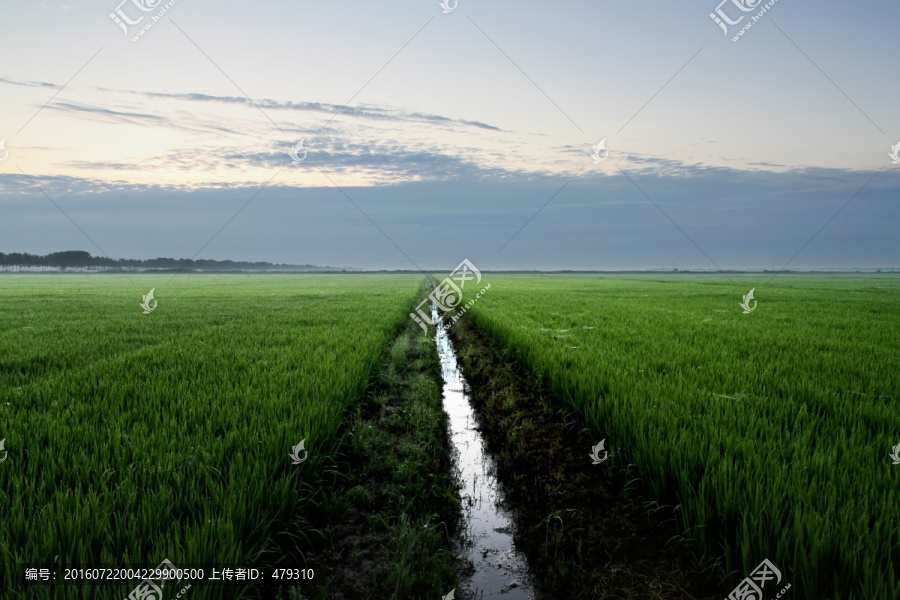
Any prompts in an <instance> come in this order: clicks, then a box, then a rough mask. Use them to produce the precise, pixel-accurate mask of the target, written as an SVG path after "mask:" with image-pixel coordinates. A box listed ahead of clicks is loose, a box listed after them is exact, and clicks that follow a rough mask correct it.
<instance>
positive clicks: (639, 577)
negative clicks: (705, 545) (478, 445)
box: [449, 317, 730, 600]
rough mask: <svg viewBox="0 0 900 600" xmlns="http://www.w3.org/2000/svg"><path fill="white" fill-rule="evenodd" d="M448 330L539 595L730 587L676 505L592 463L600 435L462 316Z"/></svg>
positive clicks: (649, 594) (701, 597)
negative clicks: (682, 522) (686, 529)
mask: <svg viewBox="0 0 900 600" xmlns="http://www.w3.org/2000/svg"><path fill="white" fill-rule="evenodd" d="M449 333H450V338H451V339H452V341H453V343H454V345H455V347H456V350H457V353H458V357H459V360H460V363H461V365H462V369H463V372H464V373H465V376H466V379H467V380H468V382H469V384H470V388H469V390H468V391H469V394H470V397H471V402H472V404H473V405H474V407H475V408H476V411H477V415H478V422H479V425H480V426H481V428H482V432H483V434H484V437H485V440H486V443H487V450H488V451H489V452H490V453H491V454H493V456H494V457H495V458H496V461H497V465H498V467H497V475H498V478H499V480H500V482H501V484H502V485H503V488H504V490H505V492H506V500H507V502H508V504H509V506H510V507H511V508H512V513H513V514H514V515H515V524H516V527H515V531H516V533H515V541H516V545H517V547H518V548H520V549H521V550H522V551H523V552H524V554H525V555H526V557H527V559H528V566H529V568H530V569H531V572H532V574H533V576H534V579H535V582H536V586H537V592H538V593H537V598H538V599H544V598H567V599H573V600H574V599H578V600H581V599H585V600H586V599H596V598H607V599H610V598H617V599H629V600H630V599H638V598H640V599H642V600H647V599H666V600H675V599H683V600H689V599H694V600H721V599H722V598H724V597H726V596H727V595H728V593H729V591H730V588H728V589H725V588H724V587H723V586H722V585H721V584H720V583H719V581H718V578H717V576H716V574H715V570H714V568H713V567H714V566H713V565H712V564H711V563H710V561H704V559H703V558H702V557H701V555H700V550H699V546H698V545H696V544H695V543H694V542H693V540H691V539H689V538H686V537H684V536H683V531H682V530H681V529H680V527H679V526H678V523H677V522H676V519H675V509H674V507H661V506H658V505H657V504H656V503H655V502H653V501H652V498H649V497H647V496H645V495H643V494H646V493H647V491H646V490H645V489H644V488H643V487H642V485H641V483H640V481H637V480H635V479H634V476H633V475H629V473H628V472H627V470H626V469H625V468H613V467H612V466H611V463H609V462H603V463H601V464H593V461H592V460H591V458H590V457H589V454H590V452H591V449H592V447H593V446H594V445H595V444H597V443H598V442H599V441H600V440H599V439H594V438H595V437H599V436H596V435H593V434H591V433H590V432H588V431H586V430H585V429H584V428H582V427H580V425H579V421H578V420H577V418H576V417H575V416H573V415H572V414H570V413H568V411H566V410H564V408H563V407H562V404H561V402H559V401H558V400H556V399H554V398H552V397H551V396H550V395H549V394H547V393H546V392H544V391H543V390H541V389H540V388H539V386H538V384H537V382H536V381H535V380H534V379H533V378H532V377H531V376H530V375H529V374H527V373H526V372H525V371H524V370H522V369H521V368H519V367H518V366H517V365H515V364H514V363H513V362H512V361H511V360H510V359H509V358H508V357H506V356H505V355H504V353H503V352H502V350H501V349H499V348H497V347H495V346H493V344H492V343H491V342H490V340H488V339H487V338H486V337H485V336H483V335H482V334H481V332H479V331H478V330H477V329H475V328H473V327H472V324H471V321H470V319H468V318H467V317H464V318H463V319H461V320H460V321H458V322H456V323H455V324H454V325H453V327H452V328H451V329H450V332H449ZM602 454H603V453H602V452H601V453H600V455H601V456H602Z"/></svg>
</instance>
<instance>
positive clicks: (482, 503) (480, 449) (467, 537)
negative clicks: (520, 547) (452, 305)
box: [432, 309, 535, 600]
mask: <svg viewBox="0 0 900 600" xmlns="http://www.w3.org/2000/svg"><path fill="white" fill-rule="evenodd" d="M437 319H438V313H437V310H435V309H432V320H433V321H437ZM435 342H436V343H437V350H438V355H439V356H440V359H441V371H442V373H443V377H444V410H445V411H446V413H447V414H448V415H449V416H450V436H451V441H452V443H453V459H454V463H455V464H456V467H457V469H458V471H459V477H460V481H461V482H462V485H463V487H462V491H461V496H462V508H463V518H464V531H465V534H464V536H463V539H462V540H460V543H459V549H458V552H459V553H460V554H461V555H462V557H463V558H468V559H469V561H471V563H472V564H473V565H474V567H475V571H474V573H473V574H472V575H467V576H466V577H465V578H463V580H462V581H461V582H460V584H459V587H458V588H457V590H456V598H457V599H460V600H469V599H477V600H481V599H482V598H495V597H496V598H504V599H506V600H534V598H535V595H534V591H533V585H532V582H531V579H530V577H529V575H528V568H527V564H526V562H525V557H524V556H522V555H521V554H520V553H519V552H517V551H516V549H515V547H514V545H513V522H512V518H511V516H510V514H509V513H508V512H507V511H506V510H505V509H504V507H503V493H502V490H501V489H500V484H499V482H498V481H497V476H496V464H495V462H494V459H493V457H492V456H491V455H490V454H489V453H488V452H487V451H486V450H485V447H484V440H483V439H482V437H481V432H480V431H479V430H478V428H477V422H476V419H475V412H474V410H473V409H472V405H471V404H470V402H469V395H468V391H467V384H466V380H465V379H464V378H463V376H462V372H461V371H460V368H459V366H458V364H457V361H456V352H455V350H454V349H453V344H452V343H451V342H450V338H449V337H448V336H447V332H446V331H444V329H443V327H441V323H438V326H437V333H436V334H435Z"/></svg>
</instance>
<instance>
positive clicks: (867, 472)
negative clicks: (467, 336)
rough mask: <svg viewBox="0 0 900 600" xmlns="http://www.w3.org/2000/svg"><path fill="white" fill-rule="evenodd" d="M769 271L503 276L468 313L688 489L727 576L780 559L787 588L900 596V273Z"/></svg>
mask: <svg viewBox="0 0 900 600" xmlns="http://www.w3.org/2000/svg"><path fill="white" fill-rule="evenodd" d="M768 277H769V276H752V277H751V276H731V279H732V281H729V280H728V279H726V278H725V277H723V276H721V275H718V276H658V277H650V276H643V277H638V276H633V277H626V276H617V277H605V278H604V277H588V276H533V277H525V276H500V275H492V276H491V283H492V288H491V290H490V291H489V292H488V293H487V294H486V295H485V296H483V297H482V298H481V299H480V300H479V301H478V302H477V304H476V305H475V306H474V308H472V309H470V310H469V312H468V313H467V315H468V316H470V317H472V318H473V320H474V322H475V323H476V324H477V326H478V327H479V328H481V329H482V330H483V331H484V332H486V333H487V334H488V335H489V336H490V337H492V338H493V339H495V340H496V341H498V342H499V343H500V344H501V345H502V346H504V347H506V348H508V349H509V351H510V352H511V354H512V355H513V356H515V357H516V359H517V360H518V361H520V362H521V363H522V364H523V365H524V366H525V367H526V368H527V369H529V370H530V371H532V372H533V373H534V374H536V375H537V376H538V377H539V378H540V380H541V381H542V383H543V384H544V385H546V386H547V387H548V388H549V389H550V390H551V391H552V392H554V393H555V395H556V396H557V397H559V398H561V399H563V400H564V401H565V402H567V403H569V404H570V405H571V406H572V407H573V408H574V409H575V410H576V412H577V413H578V414H580V415H582V417H583V419H584V420H585V422H586V424H587V426H588V427H589V428H590V429H591V430H593V431H594V432H595V434H596V436H597V440H598V441H599V440H600V439H601V438H607V448H609V449H611V451H612V459H611V460H613V461H614V462H617V463H619V464H621V465H624V464H632V465H633V468H634V470H635V472H636V474H637V475H639V476H640V477H641V478H642V479H643V480H644V481H645V482H647V484H649V485H650V486H651V489H652V490H653V491H654V492H655V495H656V496H657V497H658V498H659V499H660V500H669V501H676V502H678V503H680V505H681V508H680V511H681V515H682V517H683V520H684V524H685V525H686V527H688V528H689V529H690V531H691V533H692V534H693V535H695V536H697V537H698V538H699V539H701V540H702V542H703V543H704V544H705V546H706V548H707V549H708V550H709V552H710V554H711V555H712V556H724V562H723V566H724V567H725V569H726V571H727V572H732V576H731V577H730V578H729V579H728V581H729V582H733V583H734V584H737V583H738V581H739V580H740V579H742V578H743V577H744V576H746V575H749V574H750V572H751V570H752V569H753V568H754V567H756V566H757V565H758V564H759V563H760V562H762V560H763V559H765V558H768V559H769V560H770V561H772V562H773V563H774V564H775V565H776V567H778V568H779V569H780V570H781V572H782V574H783V575H784V581H785V582H788V583H791V584H792V589H791V590H790V591H789V592H788V597H790V598H835V599H842V600H846V599H849V598H856V599H865V600H889V599H896V598H898V597H900V511H898V506H900V491H898V485H900V465H896V466H895V465H893V464H892V460H891V459H890V457H889V452H890V451H891V448H892V447H893V446H894V445H896V444H898V443H900V411H898V407H900V403H898V394H900V369H898V366H900V278H898V277H896V276H876V275H873V276H855V277H854V276H835V277H825V276H785V275H781V276H778V277H777V278H775V279H774V280H771V281H769V282H766V281H765V279H766V278H768ZM752 287H756V299H757V300H758V303H759V304H758V306H757V308H756V310H755V311H753V312H751V313H750V314H743V313H742V310H741V308H740V307H739V302H740V300H741V297H742V295H743V294H746V293H747V292H748V291H749V290H750V288H752ZM588 450H589V449H588V448H585V461H586V462H585V464H586V468H590V461H589V460H588V459H587V453H588ZM782 585H784V583H782ZM729 589H730V588H729ZM775 591H776V592H777V591H778V590H775ZM766 593H767V597H769V593H774V592H769V591H768V590H767V592H766Z"/></svg>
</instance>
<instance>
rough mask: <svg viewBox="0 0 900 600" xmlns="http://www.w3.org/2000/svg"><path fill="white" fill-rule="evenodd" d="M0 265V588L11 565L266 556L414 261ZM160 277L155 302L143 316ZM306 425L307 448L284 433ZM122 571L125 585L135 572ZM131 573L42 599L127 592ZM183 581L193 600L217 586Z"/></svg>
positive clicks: (17, 586) (413, 284)
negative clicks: (180, 268)
mask: <svg viewBox="0 0 900 600" xmlns="http://www.w3.org/2000/svg"><path fill="white" fill-rule="evenodd" d="M170 277H171V276H170V275H165V276H161V275H157V276H151V275H138V276H128V277H126V276H121V275H119V276H99V275H97V276H77V275H76V276H58V275H55V276H4V277H2V279H0V399H2V402H0V439H4V438H5V440H6V441H5V450H6V451H7V452H8V457H7V460H5V461H4V462H2V463H0V590H10V591H11V594H12V595H10V596H7V595H4V594H0V595H2V596H3V597H4V598H6V597H11V598H49V597H51V593H50V590H49V588H46V587H42V588H30V589H29V590H28V591H27V592H22V591H21V590H22V582H20V581H18V580H15V581H14V580H13V577H14V573H15V571H14V568H13V567H14V565H15V564H16V563H23V562H29V563H52V562H53V561H54V560H55V559H56V558H57V556H58V560H59V561H60V562H62V563H66V564H68V565H72V564H73V563H81V564H82V565H83V566H100V565H105V566H111V567H116V566H119V567H121V566H126V565H138V564H144V565H145V566H150V567H154V566H156V565H158V564H159V563H160V562H162V560H163V559H166V558H168V559H169V560H170V561H171V562H172V563H173V564H175V565H176V566H177V567H186V566H188V565H200V564H205V565H220V566H224V565H229V564H230V565H233V566H235V567H237V566H252V565H257V566H258V565H262V564H269V565H272V564H276V563H279V561H280V560H281V559H282V557H283V556H284V555H285V552H286V550H291V549H293V548H295V546H296V543H297V542H298V541H299V540H301V539H302V538H303V537H304V536H305V535H306V534H307V532H306V530H305V529H306V526H307V523H306V522H305V520H304V514H303V512H304V511H303V509H304V506H306V504H307V503H308V502H310V501H311V499H313V498H314V497H315V495H316V493H317V492H316V491H315V490H314V489H312V487H311V486H310V485H309V484H308V480H309V478H310V477H311V476H312V475H311V474H313V473H316V472H317V471H319V470H321V469H323V468H326V467H327V465H328V464H329V457H330V455H331V454H332V453H333V452H334V451H335V449H336V447H337V440H336V439H335V435H336V433H337V431H338V428H339V426H340V424H341V422H342V418H343V416H344V411H345V408H347V407H348V406H349V405H350V404H352V403H353V402H354V401H355V400H357V399H358V398H359V397H360V396H361V395H362V394H363V392H364V391H365V389H366V387H367V385H368V378H369V375H370V373H371V371H372V369H373V367H374V366H375V364H376V362H377V361H378V360H379V358H380V356H381V353H382V350H383V349H384V348H385V346H386V344H387V343H388V342H390V341H391V340H392V339H393V338H394V335H395V332H396V330H397V327H398V326H399V325H400V324H401V323H405V322H406V321H407V320H408V316H407V314H408V312H409V309H410V307H411V306H412V304H413V301H414V299H415V297H416V295H417V293H418V291H419V287H420V283H421V281H420V278H419V277H411V276H368V275H357V276H297V275H292V276H274V275H271V276H266V275H257V276H242V275H230V276H196V275H181V276H178V277H176V278H174V279H173V280H171V281H169V279H170ZM151 287H155V288H156V292H155V296H156V299H157V300H158V302H159V304H158V306H157V308H156V309H155V310H154V311H153V312H152V313H150V314H148V315H145V314H142V310H141V308H140V306H139V302H140V301H141V297H142V295H143V294H146V293H147V292H148V291H149V289H150V288H151ZM303 439H305V440H306V443H305V447H306V450H307V451H308V452H309V455H308V459H307V460H306V461H305V462H304V463H302V464H301V465H298V466H295V465H293V464H292V460H291V459H290V457H289V452H290V450H291V448H292V447H293V446H294V445H296V444H297V443H298V442H300V441H301V440H303ZM130 587H133V585H132V586H130ZM130 587H122V588H110V587H94V588H93V589H91V588H90V587H89V586H88V587H83V588H65V589H64V590H61V591H57V593H56V594H57V595H56V596H53V597H66V598H74V597H76V594H78V597H81V598H85V599H87V598H106V597H109V598H123V597H124V596H125V595H126V594H127V593H128V592H129V591H130ZM221 593H222V590H221V588H218V589H217V588H214V587H212V588H203V589H201V588H200V587H196V588H194V589H191V590H190V597H191V598H198V599H200V598H215V597H220V595H221Z"/></svg>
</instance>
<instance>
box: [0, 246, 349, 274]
mask: <svg viewBox="0 0 900 600" xmlns="http://www.w3.org/2000/svg"><path fill="white" fill-rule="evenodd" d="M3 267H53V268H59V269H85V268H87V269H90V268H97V269H117V268H118V269H139V270H147V269H162V270H181V269H183V270H186V271H272V270H277V271H332V270H336V269H333V268H332V267H317V266H315V265H288V264H272V263H268V262H235V261H232V260H190V259H186V258H178V259H176V258H151V259H147V260H137V259H128V258H121V259H119V260H113V259H111V258H106V257H105V256H91V254H90V253H89V252H85V251H83V250H67V251H65V252H53V253H51V254H47V255H46V256H39V255H37V254H28V253H27V252H10V253H9V254H5V253H3V252H0V268H3Z"/></svg>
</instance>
